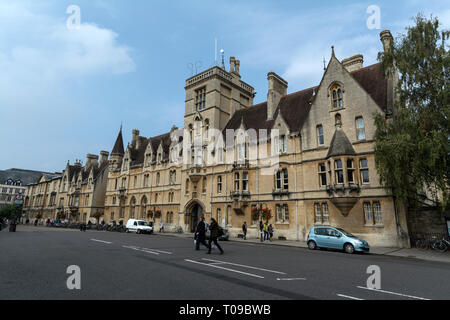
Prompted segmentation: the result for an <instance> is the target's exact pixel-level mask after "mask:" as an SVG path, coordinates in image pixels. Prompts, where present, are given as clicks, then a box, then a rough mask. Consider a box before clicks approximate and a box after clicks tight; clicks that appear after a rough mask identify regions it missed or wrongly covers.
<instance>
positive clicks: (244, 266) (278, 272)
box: [202, 258, 286, 274]
mask: <svg viewBox="0 0 450 320" xmlns="http://www.w3.org/2000/svg"><path fill="white" fill-rule="evenodd" d="M202 260H205V261H211V262H217V263H224V264H229V265H232V266H237V267H243V268H248V269H255V270H260V271H265V272H271V273H277V274H286V273H284V272H280V271H274V270H268V269H262V268H257V267H252V266H246V265H243V264H237V263H232V262H226V261H219V260H212V259H205V258H203V259H202Z"/></svg>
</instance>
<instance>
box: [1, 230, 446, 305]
mask: <svg viewBox="0 0 450 320" xmlns="http://www.w3.org/2000/svg"><path fill="white" fill-rule="evenodd" d="M222 245H223V248H224V250H225V254H224V255H219V252H218V250H213V254H211V255H207V254H205V253H206V249H205V248H203V247H202V248H201V251H195V250H194V244H193V239H188V238H179V237H171V236H167V235H157V234H156V235H136V234H121V233H110V232H95V231H92V232H90V231H88V232H85V233H81V232H79V231H71V230H69V231H61V230H49V229H46V228H42V229H39V230H38V231H35V232H20V226H19V232H17V233H9V232H0V300H11V299H20V300H21V299H27V300H28V299H38V300H41V299H56V300H59V299H71V300H72V299H75V300H77V299H89V300H91V299H94V300H97V299H99V300H104V299H106V300H109V299H113V300H114V299H123V300H128V299H133V300H147V299H151V300H155V299H156V300H179V299H183V300H185V299H187V300H266V299H268V300H279V299H282V300H285V299H294V300H300V299H327V300H328V299H333V300H334V299H342V300H356V299H364V300H378V299H382V300H396V299H400V300H405V299H406V300H418V299H450V266H449V265H448V264H444V263H437V262H425V261H418V260H413V259H405V258H396V257H388V256H378V255H370V254H355V255H348V254H345V253H341V252H332V251H320V250H318V251H309V250H307V249H304V248H291V247H281V246H264V245H263V244H245V243H240V242H222ZM71 265H76V266H79V267H80V271H81V289H80V290H69V289H68V288H67V284H66V283H67V279H68V277H69V276H70V274H67V268H68V267H69V266H71ZM372 265H375V266H379V268H380V270H381V277H380V279H381V289H380V290H368V289H367V279H368V278H369V276H370V274H368V273H367V268H368V267H369V266H372Z"/></svg>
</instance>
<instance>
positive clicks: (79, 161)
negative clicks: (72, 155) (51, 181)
mask: <svg viewBox="0 0 450 320" xmlns="http://www.w3.org/2000/svg"><path fill="white" fill-rule="evenodd" d="M73 165H74V167H77V168H81V160H79V159H75V163H74V164H73Z"/></svg>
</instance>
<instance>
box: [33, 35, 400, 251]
mask: <svg viewBox="0 0 450 320" xmlns="http://www.w3.org/2000/svg"><path fill="white" fill-rule="evenodd" d="M390 41H392V36H391V34H390V32H389V31H383V32H382V33H381V42H382V44H383V48H384V50H387V49H388V47H389V45H390V43H391V42H390ZM239 68H240V61H239V60H236V59H235V58H233V57H232V58H230V67H229V70H226V68H225V67H224V66H223V65H222V67H217V66H216V67H213V68H211V69H208V70H206V71H204V72H202V73H200V74H198V75H196V76H194V77H192V78H189V79H188V80H187V81H186V86H185V90H186V102H185V118H184V128H182V129H179V128H176V127H173V128H172V129H171V130H170V132H168V133H165V134H162V135H159V136H156V137H150V138H146V137H142V136H140V135H139V131H138V130H133V138H132V141H131V142H130V143H129V144H128V146H127V148H126V149H125V148H124V143H123V138H122V130H121V131H120V132H119V135H118V137H117V139H116V142H115V145H114V148H113V150H112V152H111V154H110V157H109V161H108V164H107V165H106V163H104V161H101V162H100V163H99V164H97V163H95V166H94V167H93V168H94V169H92V170H91V171H90V172H91V173H90V174H89V173H88V172H84V169H81V168H79V169H78V170H79V171H80V170H81V171H80V172H81V173H80V177H81V176H83V175H84V176H86V178H87V179H89V178H90V179H91V180H92V181H93V182H92V183H97V184H96V185H98V186H99V187H102V186H103V184H104V186H103V187H102V188H104V196H102V195H101V192H100V191H97V195H94V194H93V195H92V197H95V198H96V199H103V198H104V203H103V206H99V207H100V210H101V213H102V217H101V219H103V220H104V221H105V222H107V223H108V222H112V221H116V222H119V221H121V220H122V221H124V222H126V221H127V220H128V219H131V218H138V219H144V220H151V221H154V222H155V223H156V224H158V223H160V222H163V223H164V225H165V228H166V230H168V229H169V230H170V229H171V230H175V229H176V228H178V227H181V228H183V230H184V231H185V232H191V231H193V230H194V227H195V225H196V223H197V221H198V219H199V217H200V216H204V217H205V218H206V219H209V218H211V217H214V218H216V220H217V221H218V222H219V224H221V225H225V227H226V228H228V230H229V232H230V234H231V236H237V235H238V234H239V233H241V226H242V224H243V222H244V221H246V222H247V224H248V225H249V236H252V233H253V235H254V236H256V233H257V224H258V223H259V221H260V220H261V219H268V220H269V223H272V224H273V226H274V228H275V237H276V238H278V237H284V238H286V239H290V240H296V239H298V240H304V239H305V238H306V236H307V234H308V230H309V229H310V227H311V226H316V225H324V226H327V225H330V226H339V227H342V228H344V229H346V230H347V231H349V232H351V233H353V234H355V235H359V236H361V237H363V238H365V239H367V240H368V241H369V242H370V243H371V244H372V245H375V246H376V245H382V246H404V245H406V241H405V239H406V238H405V234H406V233H407V226H406V216H405V211H404V209H403V208H401V207H399V206H398V205H397V204H396V203H395V202H394V200H393V199H392V197H390V196H389V195H388V194H387V192H386V191H385V190H384V189H383V187H382V186H381V185H380V183H379V177H378V174H377V171H376V168H375V159H374V147H375V142H374V134H375V125H374V121H373V116H374V114H375V113H379V114H382V115H383V116H385V117H387V118H390V117H391V116H392V112H393V101H394V87H395V84H396V82H397V79H398V78H397V73H396V72H395V70H387V71H386V70H383V68H382V66H381V64H379V63H378V64H374V65H371V66H368V67H363V57H362V55H355V56H353V57H350V58H348V59H344V60H342V61H339V60H338V59H337V58H336V57H335V55H334V50H333V52H332V56H331V59H330V61H329V63H328V67H327V68H326V70H325V73H324V75H323V78H322V80H321V82H320V84H319V85H318V86H316V87H313V88H309V89H305V90H302V91H298V92H295V93H292V94H289V95H288V94H287V87H288V83H287V82H286V81H285V80H284V79H282V78H281V77H280V76H278V75H277V74H275V73H273V72H270V73H269V74H268V87H269V88H268V95H267V102H264V103H261V104H258V105H253V98H254V95H255V92H254V89H253V87H251V86H250V85H249V84H247V83H245V82H244V81H242V79H241V75H240V70H239ZM102 163H104V164H102ZM91 166H92V164H91ZM105 168H106V170H104V169H105ZM66 171H70V168H69V166H68V167H67V168H66ZM103 172H107V179H106V181H105V182H104V183H103V182H102V183H100V182H96V178H97V176H102V174H103ZM64 174H65V171H64V172H63V178H62V179H64ZM70 178H72V177H70V176H67V178H66V179H68V180H66V181H62V180H61V183H64V184H67V186H66V187H65V188H66V189H67V188H71V186H70V184H71V183H73V180H72V182H70ZM72 179H73V178H72ZM102 181H103V179H102ZM75 182H79V183H80V185H81V184H82V183H83V179H81V178H80V181H75ZM80 188H81V187H80ZM67 190H69V189H67ZM80 190H82V188H81V189H80ZM83 190H84V189H83ZM87 190H89V189H87ZM98 190H102V189H101V188H99V189H98ZM31 196H32V195H31ZM65 197H66V198H67V197H70V194H67V193H66V195H65ZM78 201H81V200H78ZM61 206H62V205H61ZM61 206H60V207H61ZM89 207H90V211H89V214H88V219H89V217H92V212H94V211H95V210H94V209H93V207H95V208H97V206H92V205H90V206H89ZM96 210H97V211H98V209H96Z"/></svg>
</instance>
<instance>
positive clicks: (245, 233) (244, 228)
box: [242, 221, 247, 240]
mask: <svg viewBox="0 0 450 320" xmlns="http://www.w3.org/2000/svg"><path fill="white" fill-rule="evenodd" d="M242 232H243V233H244V240H247V221H244V224H243V225H242Z"/></svg>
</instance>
